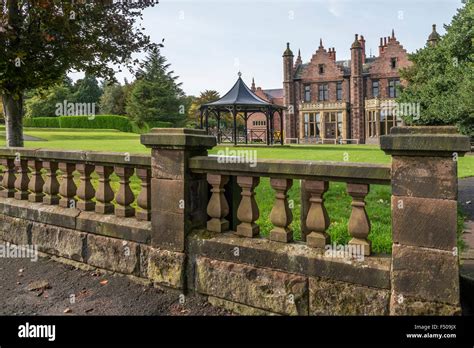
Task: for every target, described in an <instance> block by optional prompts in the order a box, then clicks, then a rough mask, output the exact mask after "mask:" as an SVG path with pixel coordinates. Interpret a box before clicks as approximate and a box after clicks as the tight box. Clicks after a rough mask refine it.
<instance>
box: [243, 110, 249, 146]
mask: <svg viewBox="0 0 474 348" xmlns="http://www.w3.org/2000/svg"><path fill="white" fill-rule="evenodd" d="M247 120H248V117H247V111H245V112H244V121H245V145H247V144H248V143H249V139H248V138H249V137H248V131H247Z"/></svg>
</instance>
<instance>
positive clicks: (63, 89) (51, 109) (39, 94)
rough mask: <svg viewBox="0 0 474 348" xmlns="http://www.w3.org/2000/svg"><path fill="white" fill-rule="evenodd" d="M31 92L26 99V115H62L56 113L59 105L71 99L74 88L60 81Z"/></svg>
mask: <svg viewBox="0 0 474 348" xmlns="http://www.w3.org/2000/svg"><path fill="white" fill-rule="evenodd" d="M29 94H30V97H29V98H27V99H26V100H25V109H26V111H25V116H26V117H50V116H60V115H57V114H56V110H57V105H58V104H61V105H62V104H63V102H64V101H65V100H70V98H71V95H72V89H71V87H69V86H67V85H65V84H64V83H58V84H56V85H54V86H51V87H49V88H47V89H38V90H35V91H33V92H31V93H29Z"/></svg>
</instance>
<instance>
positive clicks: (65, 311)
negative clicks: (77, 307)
mask: <svg viewBox="0 0 474 348" xmlns="http://www.w3.org/2000/svg"><path fill="white" fill-rule="evenodd" d="M71 312H72V310H71V308H66V309H65V310H64V311H63V313H71Z"/></svg>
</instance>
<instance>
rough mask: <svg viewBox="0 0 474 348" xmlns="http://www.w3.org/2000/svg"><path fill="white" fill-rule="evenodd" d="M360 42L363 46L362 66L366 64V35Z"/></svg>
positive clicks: (362, 36)
mask: <svg viewBox="0 0 474 348" xmlns="http://www.w3.org/2000/svg"><path fill="white" fill-rule="evenodd" d="M359 42H360V45H361V46H362V64H365V58H366V56H365V39H364V35H361V36H360V39H359Z"/></svg>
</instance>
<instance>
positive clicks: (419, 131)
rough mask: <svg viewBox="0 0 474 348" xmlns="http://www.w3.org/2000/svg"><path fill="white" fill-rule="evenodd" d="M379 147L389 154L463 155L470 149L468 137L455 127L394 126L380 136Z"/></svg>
mask: <svg viewBox="0 0 474 348" xmlns="http://www.w3.org/2000/svg"><path fill="white" fill-rule="evenodd" d="M380 148H381V149H382V150H383V151H385V153H387V154H390V155H409V156H452V155H453V153H457V154H458V155H459V156H463V155H464V154H465V153H466V152H469V151H470V150H471V146H470V143H469V137H468V136H465V135H461V134H457V130H456V128H455V127H450V126H446V127H434V126H431V127H430V126H424V127H394V128H392V129H391V131H390V135H384V136H381V137H380Z"/></svg>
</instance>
